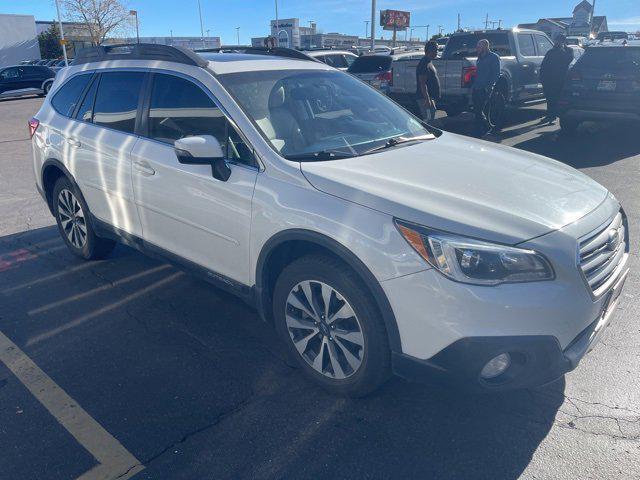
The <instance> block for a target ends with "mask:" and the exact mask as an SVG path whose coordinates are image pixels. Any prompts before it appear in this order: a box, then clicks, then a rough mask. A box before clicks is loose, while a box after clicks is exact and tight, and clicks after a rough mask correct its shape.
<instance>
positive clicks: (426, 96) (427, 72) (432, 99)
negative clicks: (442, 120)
mask: <svg viewBox="0 0 640 480" xmlns="http://www.w3.org/2000/svg"><path fill="white" fill-rule="evenodd" d="M437 56H438V44H437V43H436V42H434V41H430V42H427V43H426V44H425V46H424V57H422V58H421V59H420V63H418V66H417V67H416V82H417V87H416V102H417V103H418V108H419V109H420V116H421V117H422V120H424V121H425V122H432V121H433V120H435V118H436V100H438V99H440V80H438V72H437V71H436V67H435V65H433V62H432V60H434V59H435V58H437Z"/></svg>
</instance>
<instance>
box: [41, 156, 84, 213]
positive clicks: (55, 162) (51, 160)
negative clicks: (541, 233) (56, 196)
mask: <svg viewBox="0 0 640 480" xmlns="http://www.w3.org/2000/svg"><path fill="white" fill-rule="evenodd" d="M51 166H53V167H57V168H58V169H59V170H60V171H62V173H63V174H64V175H65V177H67V178H68V179H69V181H70V182H71V183H72V184H73V186H74V187H75V188H76V189H77V190H78V191H79V192H80V194H82V190H80V186H79V185H78V184H77V183H76V180H75V179H74V178H73V175H71V172H70V171H69V170H68V169H67V167H65V166H64V164H63V163H62V162H61V161H60V160H58V159H56V158H48V159H47V160H45V161H44V163H43V164H42V168H41V169H40V182H41V183H42V191H43V193H44V194H45V200H46V201H47V206H48V207H49V211H50V212H51V215H53V202H49V199H48V198H46V195H47V191H46V189H45V184H44V172H45V171H46V170H47V167H51ZM51 193H53V192H51ZM83 199H84V198H83Z"/></svg>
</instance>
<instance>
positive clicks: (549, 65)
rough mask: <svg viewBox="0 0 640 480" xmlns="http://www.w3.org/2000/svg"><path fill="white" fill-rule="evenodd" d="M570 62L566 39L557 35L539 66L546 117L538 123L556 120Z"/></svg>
mask: <svg viewBox="0 0 640 480" xmlns="http://www.w3.org/2000/svg"><path fill="white" fill-rule="evenodd" d="M571 62H573V50H571V48H569V47H568V46H567V37H565V36H564V35H562V34H559V35H558V36H557V37H556V43H555V44H554V45H553V48H552V49H551V50H549V51H548V52H547V53H546V55H545V56H544V60H542V65H540V82H541V83H542V90H543V91H544V96H545V97H546V98H547V116H546V117H545V118H543V119H542V120H541V122H540V123H548V124H552V123H553V122H554V121H555V119H556V118H558V100H559V98H560V93H561V92H562V87H564V81H565V78H566V77H567V72H568V71H569V65H571Z"/></svg>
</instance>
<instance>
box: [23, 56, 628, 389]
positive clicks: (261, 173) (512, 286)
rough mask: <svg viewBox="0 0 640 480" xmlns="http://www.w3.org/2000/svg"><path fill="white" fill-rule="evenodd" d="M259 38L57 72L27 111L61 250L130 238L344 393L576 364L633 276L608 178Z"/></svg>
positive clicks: (86, 252) (517, 378) (522, 378)
mask: <svg viewBox="0 0 640 480" xmlns="http://www.w3.org/2000/svg"><path fill="white" fill-rule="evenodd" d="M252 51H253V53H251V54H248V53H209V54H202V55H197V54H194V53H193V52H190V51H186V50H181V49H177V48H172V47H165V46H159V45H144V44H141V45H133V46H118V47H109V48H108V47H100V48H97V49H93V50H89V51H85V52H83V53H80V54H78V56H77V57H76V61H75V63H74V65H73V66H71V67H69V68H65V69H63V70H62V71H61V72H60V74H59V75H58V77H57V78H56V81H55V84H54V85H53V87H52V91H51V94H50V95H49V96H48V97H47V99H46V101H45V102H44V104H43V106H42V108H41V109H40V111H39V112H38V113H37V115H36V117H35V118H34V119H32V120H31V122H30V124H29V125H30V129H31V133H32V137H33V138H32V142H33V152H34V157H35V158H34V170H35V178H36V184H37V187H38V189H39V190H40V192H41V194H42V196H43V198H44V199H45V200H46V202H47V205H48V206H49V208H50V210H51V213H52V214H53V215H54V216H55V218H56V220H57V223H58V228H59V230H60V234H61V236H62V238H63V239H64V240H65V242H66V243H67V246H68V247H69V249H70V250H71V251H72V252H73V253H75V254H76V255H78V256H80V257H82V258H85V259H87V260H89V259H94V258H100V257H103V256H105V255H108V254H109V252H110V251H111V250H112V249H113V247H114V245H115V243H116V242H122V243H125V244H127V245H130V246H132V247H135V248H137V249H139V250H141V251H144V252H152V253H154V254H155V255H160V256H162V257H164V258H166V259H168V260H169V261H171V262H173V263H175V264H178V265H180V266H182V267H183V268H185V269H188V270H190V271H192V272H194V273H195V274H198V275H200V276H201V277H202V278H204V279H206V280H208V281H210V282H212V283H214V284H216V285H218V286H220V287H221V288H224V289H227V290H230V291H233V292H235V293H236V294H238V295H240V296H241V297H242V298H243V299H245V300H246V301H247V302H249V303H251V304H253V305H255V307H256V308H257V310H258V311H259V312H260V314H261V315H262V317H263V318H264V319H265V320H266V321H269V322H273V323H274V324H275V327H276V329H277V330H278V332H279V334H280V335H281V337H282V340H283V341H284V342H285V344H286V346H287V348H288V351H289V352H290V354H291V356H292V357H293V358H294V359H295V361H296V362H298V363H299V365H300V367H301V369H302V371H303V372H304V373H305V374H306V375H307V376H308V377H309V378H311V379H312V380H314V381H315V382H317V383H318V384H320V385H322V386H323V387H325V388H327V389H328V390H330V391H332V392H334V393H337V394H346V395H363V394H366V393H368V392H370V391H372V390H373V389H375V388H376V387H378V386H379V385H380V384H381V383H383V382H384V381H385V380H386V379H387V378H388V376H389V375H390V374H391V372H395V373H397V374H399V375H402V376H405V377H408V378H422V377H424V376H430V375H433V374H436V375H443V374H445V375H446V377H447V378H451V379H456V380H458V382H459V383H461V384H463V385H466V386H469V387H471V388H478V389H485V390H496V389H500V388H517V387H525V386H531V385H537V384H541V383H545V382H549V381H551V380H553V379H555V378H556V377H558V376H560V375H562V374H563V373H564V372H566V371H568V370H570V369H572V368H574V367H575V366H576V365H577V363H578V361H579V360H580V358H581V357H582V356H583V355H584V354H585V353H586V351H587V350H588V349H589V348H590V346H591V345H593V343H594V342H595V341H596V340H597V338H598V337H599V335H600V333H601V332H602V330H603V329H604V327H605V326H606V325H607V324H608V322H609V321H610V319H611V317H612V313H613V311H614V310H615V307H616V305H617V303H618V298H619V295H620V291H621V289H622V285H623V283H624V280H625V278H626V275H627V259H628V245H629V242H628V236H627V229H626V219H625V216H624V212H623V211H622V209H621V207H620V205H619V203H618V202H617V201H616V199H615V198H614V197H613V196H612V195H611V194H610V193H609V192H607V190H606V189H605V188H603V187H602V186H600V185H598V184H597V183H595V182H594V181H593V180H591V179H590V178H588V177H587V176H585V175H583V174H581V173H579V172H577V171H576V170H574V169H572V168H570V167H568V166H566V165H564V164H561V163H558V162H555V161H552V160H549V159H547V158H544V157H540V156H537V155H533V154H530V153H526V152H522V151H518V150H514V149H511V148H507V147H503V146H499V145H493V144H490V143H485V142H482V141H479V140H473V139H468V138H464V137H460V136H457V135H453V134H449V133H444V132H441V131H439V130H437V129H434V128H432V127H430V126H428V125H425V124H423V123H421V122H420V121H419V120H418V119H416V118H415V117H413V116H412V115H410V114H409V113H407V112H406V111H405V110H403V109H402V108H400V107H398V106H397V105H396V104H395V103H393V102H392V101H390V100H389V99H388V98H386V97H385V96H384V95H381V94H380V93H379V92H378V91H376V90H375V89H373V88H371V87H370V86H368V85H366V84H364V83H363V82H361V81H359V80H357V79H356V78H354V77H352V76H351V75H348V74H345V73H343V72H340V71H337V70H335V69H333V68H330V67H328V66H327V65H324V64H322V63H319V62H315V61H309V60H303V59H300V58H296V55H299V52H292V53H291V54H290V55H289V53H288V51H287V50H282V49H279V50H278V51H277V52H273V51H270V50H264V51H260V50H259V49H258V50H255V49H254V50H252ZM274 53H275V54H274Z"/></svg>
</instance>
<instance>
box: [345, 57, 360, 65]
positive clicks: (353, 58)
mask: <svg viewBox="0 0 640 480" xmlns="http://www.w3.org/2000/svg"><path fill="white" fill-rule="evenodd" d="M356 58H358V57H356V56H354V55H345V56H344V61H345V62H347V67H350V66H351V64H352V63H353V62H355V61H356Z"/></svg>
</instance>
